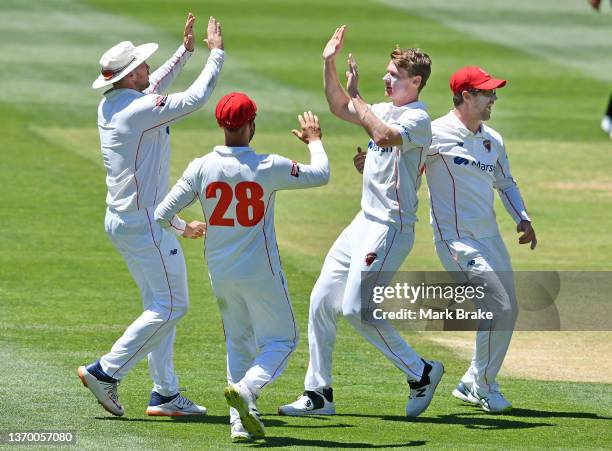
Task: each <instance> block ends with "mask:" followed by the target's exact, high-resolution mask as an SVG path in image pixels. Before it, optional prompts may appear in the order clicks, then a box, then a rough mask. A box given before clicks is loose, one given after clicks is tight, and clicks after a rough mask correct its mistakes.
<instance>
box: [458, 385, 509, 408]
mask: <svg viewBox="0 0 612 451" xmlns="http://www.w3.org/2000/svg"><path fill="white" fill-rule="evenodd" d="M468 398H469V399H470V401H469V402H471V403H473V404H480V407H482V409H483V410H484V411H485V412H489V413H503V412H508V411H509V410H512V404H511V403H510V402H509V401H508V400H507V399H506V398H504V395H502V394H501V392H499V391H492V392H490V393H487V394H486V395H479V394H478V393H476V391H475V390H472V391H470V394H469V396H468Z"/></svg>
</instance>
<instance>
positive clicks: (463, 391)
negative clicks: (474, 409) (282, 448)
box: [452, 382, 480, 405]
mask: <svg viewBox="0 0 612 451" xmlns="http://www.w3.org/2000/svg"><path fill="white" fill-rule="evenodd" d="M452 395H453V396H454V397H455V398H457V399H460V400H461V401H463V402H467V403H468V404H474V405H479V404H480V403H479V402H478V400H477V399H476V398H474V397H473V396H471V393H470V389H469V388H468V387H467V386H466V385H465V384H464V383H463V382H459V383H458V384H457V386H456V387H455V389H454V390H453V393H452Z"/></svg>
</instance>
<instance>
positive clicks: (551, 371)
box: [424, 332, 612, 383]
mask: <svg viewBox="0 0 612 451" xmlns="http://www.w3.org/2000/svg"><path fill="white" fill-rule="evenodd" d="M474 336H475V333H473V332H427V333H425V334H424V338H427V339H429V340H431V341H434V342H435V343H438V344H441V345H443V346H446V347H448V348H450V349H451V350H453V351H455V352H456V353H457V354H458V355H459V356H460V357H462V358H464V359H465V360H466V361H469V360H470V359H471V357H472V350H473V347H474ZM611 355H612V332H515V333H514V336H513V337H512V343H511V344H510V349H509V351H508V355H507V356H506V360H505V361H504V365H503V367H502V370H501V373H500V375H501V376H514V377H521V378H527V379H537V380H545V381H574V382H606V383H612V359H610V356H611Z"/></svg>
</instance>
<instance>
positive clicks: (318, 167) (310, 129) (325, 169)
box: [274, 111, 329, 189]
mask: <svg viewBox="0 0 612 451" xmlns="http://www.w3.org/2000/svg"><path fill="white" fill-rule="evenodd" d="M298 120H299V123H300V128H301V130H297V129H293V130H291V132H292V133H293V134H294V135H295V136H296V137H297V138H298V139H299V140H300V141H302V142H303V143H305V144H308V150H310V164H301V163H298V162H297V161H291V160H289V159H287V158H285V157H281V156H279V155H275V156H274V171H275V177H274V180H275V182H276V183H275V189H300V188H311V187H315V186H321V185H325V184H326V183H327V182H329V160H328V159H327V154H326V153H325V149H324V147H323V144H322V143H321V126H320V125H319V118H318V117H317V116H316V115H314V114H313V113H312V111H306V112H304V113H303V114H300V115H299V116H298Z"/></svg>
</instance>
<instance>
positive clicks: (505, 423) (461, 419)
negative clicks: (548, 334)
mask: <svg viewBox="0 0 612 451" xmlns="http://www.w3.org/2000/svg"><path fill="white" fill-rule="evenodd" d="M476 415H478V416H476ZM336 416H344V417H365V418H378V419H380V420H383V421H401V422H404V423H426V424H446V425H448V424H455V425H459V426H464V427H465V428H466V429H485V430H500V429H532V428H539V427H550V426H554V424H550V423H528V422H525V421H518V420H509V419H506V418H504V417H507V416H508V415H504V416H501V415H495V416H494V415H489V416H487V417H483V416H482V414H473V413H465V414H463V413H460V414H450V415H439V416H437V417H426V416H423V417H416V418H407V417H405V416H399V415H395V416H390V415H363V414H336Z"/></svg>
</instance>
